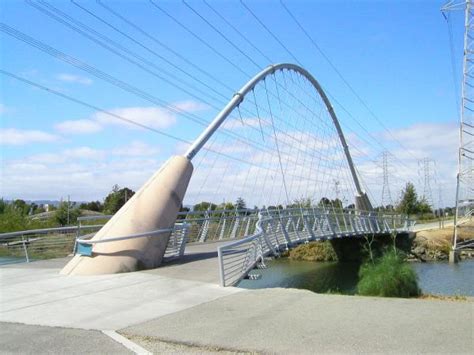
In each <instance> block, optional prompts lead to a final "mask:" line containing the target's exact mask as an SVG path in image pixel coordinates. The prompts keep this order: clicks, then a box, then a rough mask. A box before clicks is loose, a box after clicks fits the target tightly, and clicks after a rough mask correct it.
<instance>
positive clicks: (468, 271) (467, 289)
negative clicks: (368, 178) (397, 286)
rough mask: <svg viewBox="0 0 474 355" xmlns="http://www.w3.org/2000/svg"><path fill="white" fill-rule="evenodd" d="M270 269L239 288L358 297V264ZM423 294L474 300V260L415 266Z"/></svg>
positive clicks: (276, 263) (276, 264)
mask: <svg viewBox="0 0 474 355" xmlns="http://www.w3.org/2000/svg"><path fill="white" fill-rule="evenodd" d="M267 265H268V268H267V269H263V270H254V271H252V273H256V274H260V275H261V276H262V277H261V279H259V280H243V281H241V282H240V284H239V287H242V288H249V289H256V288H271V287H285V288H290V287H291V288H299V289H306V290H310V291H313V292H318V293H327V292H338V293H343V294H349V295H351V294H355V292H356V286H357V281H358V276H357V274H358V270H359V265H358V264H355V263H337V262H326V263H314V262H307V261H292V260H289V259H287V258H281V259H276V260H272V261H269V262H267ZM411 265H412V267H413V268H414V270H415V271H416V273H417V275H418V279H419V285H420V287H421V289H422V291H423V293H429V294H438V295H466V296H474V260H467V261H462V262H460V263H458V264H454V265H452V264H449V263H412V264H411Z"/></svg>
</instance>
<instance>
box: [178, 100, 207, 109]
mask: <svg viewBox="0 0 474 355" xmlns="http://www.w3.org/2000/svg"><path fill="white" fill-rule="evenodd" d="M173 106H175V107H176V108H178V109H180V110H183V111H186V112H198V111H205V110H208V109H209V106H208V105H206V104H204V103H202V102H198V101H194V100H187V101H179V102H176V103H174V104H173Z"/></svg>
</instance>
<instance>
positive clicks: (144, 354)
mask: <svg viewBox="0 0 474 355" xmlns="http://www.w3.org/2000/svg"><path fill="white" fill-rule="evenodd" d="M102 333H103V334H105V335H107V336H108V337H110V338H112V339H113V340H115V341H116V342H117V343H120V344H122V345H123V346H125V347H126V348H127V349H128V350H130V351H132V352H133V353H135V354H140V355H151V354H152V353H151V352H149V351H148V350H146V349H144V348H142V347H141V346H140V345H138V344H135V343H134V342H133V341H131V340H129V339H127V338H125V337H124V336H123V335H120V334H119V333H117V332H116V331H115V330H102Z"/></svg>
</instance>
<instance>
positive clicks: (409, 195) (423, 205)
mask: <svg viewBox="0 0 474 355" xmlns="http://www.w3.org/2000/svg"><path fill="white" fill-rule="evenodd" d="M397 211H399V212H401V213H405V214H408V215H410V214H416V213H430V212H431V207H430V205H429V204H428V202H427V201H426V199H425V198H424V197H422V198H418V194H417V193H416V190H415V186H414V185H413V184H412V183H411V182H409V183H407V184H406V185H405V189H404V190H403V191H402V198H401V200H400V203H399V204H398V206H397Z"/></svg>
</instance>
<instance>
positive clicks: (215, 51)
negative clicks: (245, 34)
mask: <svg viewBox="0 0 474 355" xmlns="http://www.w3.org/2000/svg"><path fill="white" fill-rule="evenodd" d="M149 1H150V3H151V4H152V5H153V6H154V7H156V8H157V9H158V10H160V11H161V12H162V13H163V14H165V15H166V16H168V17H169V18H170V19H171V20H173V21H174V22H175V23H176V24H178V25H179V26H180V27H181V28H183V29H184V30H185V31H186V32H188V33H189V34H190V35H192V36H193V37H194V38H196V39H197V40H198V41H199V42H201V43H202V44H204V45H205V46H206V47H207V48H209V49H210V50H211V51H212V52H213V53H215V54H216V55H217V56H219V57H220V58H222V59H223V60H224V61H226V62H227V63H229V64H230V65H231V66H232V67H234V68H235V69H236V70H238V71H239V72H240V73H242V74H243V75H245V77H247V78H249V77H250V75H249V74H248V73H246V72H245V71H244V70H242V68H240V66H238V65H236V64H235V63H234V62H232V61H231V60H230V59H229V58H227V57H226V56H224V55H223V54H222V53H220V52H219V51H218V50H216V49H215V48H214V47H213V46H211V45H210V44H209V43H207V42H206V41H204V40H203V39H202V38H201V37H199V36H198V35H197V34H196V33H195V32H193V31H192V30H191V29H190V28H189V27H188V26H186V25H185V24H183V23H182V22H181V21H179V20H178V19H177V18H176V17H174V16H173V15H171V14H170V13H169V12H168V11H166V10H165V9H163V8H162V7H161V6H159V5H157V4H156V3H155V2H154V1H153V0H149Z"/></svg>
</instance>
